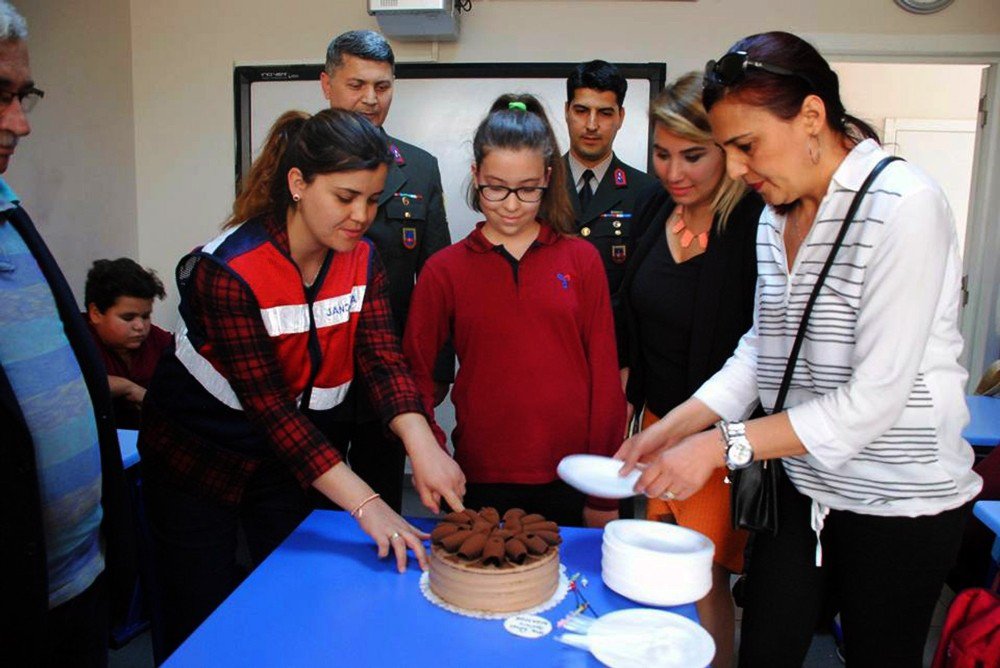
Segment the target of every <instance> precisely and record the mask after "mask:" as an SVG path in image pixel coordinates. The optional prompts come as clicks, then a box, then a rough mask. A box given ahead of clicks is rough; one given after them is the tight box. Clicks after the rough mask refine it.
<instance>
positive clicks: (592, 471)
mask: <svg viewBox="0 0 1000 668" xmlns="http://www.w3.org/2000/svg"><path fill="white" fill-rule="evenodd" d="M622 466H623V462H622V461H621V460H618V459H612V458H611V457H601V456H599V455H569V456H568V457H563V460H562V461H561V462H559V468H558V469H556V472H557V473H558V474H559V477H560V478H562V479H563V480H565V481H566V482H567V483H568V484H569V485H572V486H573V487H575V488H577V489H578V490H580V491H581V492H583V493H585V494H590V495H591V496H600V497H602V498H605V499H626V498H628V497H630V496H635V491H634V490H633V488H634V487H635V482H636V481H637V480H638V479H639V476H640V475H641V474H642V472H641V471H639V470H635V471H632V472H631V473H629V474H628V475H627V476H625V477H624V478H623V477H621V476H620V475H618V471H619V470H621V467H622Z"/></svg>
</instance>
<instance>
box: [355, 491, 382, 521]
mask: <svg viewBox="0 0 1000 668" xmlns="http://www.w3.org/2000/svg"><path fill="white" fill-rule="evenodd" d="M381 496H382V495H381V494H378V493H375V494H372V495H371V496H369V497H368V498H367V499H365V500H364V501H362V502H361V503H359V504H358V505H357V507H355V508H354V510H352V511H351V517H353V518H355V519H361V509H362V508H364V507H365V504H367V503H368V502H369V501H374V500H375V499H377V498H379V497H381Z"/></svg>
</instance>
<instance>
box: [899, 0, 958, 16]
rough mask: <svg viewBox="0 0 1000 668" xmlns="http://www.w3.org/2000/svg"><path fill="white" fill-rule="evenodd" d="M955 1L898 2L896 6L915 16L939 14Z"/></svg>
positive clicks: (916, 0) (902, 0)
mask: <svg viewBox="0 0 1000 668" xmlns="http://www.w3.org/2000/svg"><path fill="white" fill-rule="evenodd" d="M954 1H955V0H896V4H897V5H899V6H900V7H902V8H903V9H905V10H906V11H908V12H913V13H914V14H932V13H934V12H939V11H941V10H942V9H944V8H945V7H947V6H948V5H950V4H951V3H952V2H954Z"/></svg>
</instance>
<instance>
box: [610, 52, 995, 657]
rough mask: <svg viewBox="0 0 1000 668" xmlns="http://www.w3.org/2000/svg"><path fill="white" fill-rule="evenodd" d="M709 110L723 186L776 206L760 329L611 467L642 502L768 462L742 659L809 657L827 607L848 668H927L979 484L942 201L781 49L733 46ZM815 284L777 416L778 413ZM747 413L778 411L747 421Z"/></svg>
mask: <svg viewBox="0 0 1000 668" xmlns="http://www.w3.org/2000/svg"><path fill="white" fill-rule="evenodd" d="M703 101H704V103H705V107H706V109H708V111H709V118H710V120H711V123H712V133H713V135H714V136H715V139H716V141H717V142H718V143H719V144H720V145H721V146H722V147H723V148H724V149H725V151H726V158H727V169H728V171H729V173H730V175H731V176H733V177H734V178H741V179H743V180H744V181H745V182H746V183H747V184H748V185H749V186H750V187H751V188H753V189H754V190H757V191H758V192H760V193H761V195H762V196H763V197H764V200H765V202H767V204H768V206H767V207H766V208H765V210H764V213H763V214H762V216H761V220H760V225H759V228H758V239H757V255H758V273H759V275H760V278H759V283H758V288H757V304H756V310H755V313H754V325H753V327H752V328H751V329H750V331H749V332H747V334H746V335H745V336H744V337H743V339H742V340H741V341H740V344H739V347H738V348H737V350H736V352H735V354H734V355H733V357H732V358H731V359H730V360H729V361H728V362H727V363H726V365H725V367H723V369H722V370H721V371H720V372H719V373H717V374H716V375H715V376H713V377H712V378H711V379H710V380H709V381H708V382H706V383H705V384H704V385H702V386H701V388H699V390H698V391H697V392H696V393H695V394H694V396H693V397H692V398H691V399H689V400H688V401H686V402H685V403H683V404H681V405H680V406H679V407H677V408H676V409H674V410H673V411H671V412H670V413H668V414H667V416H666V417H665V418H664V419H663V420H661V421H660V422H659V423H657V424H656V425H654V426H653V427H652V428H650V429H649V430H647V431H645V432H643V433H642V434H640V435H639V436H638V437H636V438H634V439H631V440H629V441H627V442H626V443H625V444H624V445H623V447H622V449H621V451H620V453H619V456H621V457H623V458H624V459H625V460H626V461H627V463H628V464H629V465H627V466H626V467H624V468H625V469H626V470H627V469H629V468H631V466H630V465H631V464H634V463H635V462H637V461H639V460H640V459H643V458H644V459H646V460H648V461H649V462H650V465H649V466H648V467H647V468H646V470H645V471H644V472H643V474H642V477H641V478H640V480H639V482H638V483H637V489H639V490H640V491H644V492H645V493H646V494H648V495H650V496H659V495H662V494H665V493H668V492H669V493H671V494H674V495H676V496H678V497H679V498H686V497H688V496H689V495H691V494H693V493H694V492H695V491H696V490H698V489H699V488H700V487H701V486H702V485H703V484H704V483H705V480H706V479H708V478H709V477H710V476H712V475H714V474H715V471H716V469H718V468H721V467H724V466H728V467H729V468H731V469H742V468H744V467H746V466H748V465H750V464H751V462H752V461H753V460H764V461H765V463H767V461H766V460H774V459H778V458H780V459H781V461H782V463H783V465H784V471H785V475H784V476H783V477H782V479H781V481H780V482H779V490H778V521H777V533H776V535H773V536H772V535H771V534H769V533H757V534H755V536H754V538H753V551H752V553H751V557H750V561H749V564H748V566H747V580H746V587H745V592H744V594H745V604H744V610H743V619H742V626H741V633H740V651H739V655H740V663H741V665H743V666H793V665H794V666H798V665H801V663H802V661H803V659H804V657H805V654H806V651H807V650H808V648H809V643H810V640H811V637H812V633H813V629H814V628H815V626H816V622H817V620H818V618H819V616H820V614H821V610H822V608H823V604H824V597H827V596H829V597H832V600H833V603H834V604H835V605H836V606H837V608H838V609H839V610H840V615H841V622H842V626H843V630H844V643H845V648H846V658H847V663H848V665H851V666H920V665H921V662H922V656H923V649H924V643H925V641H926V637H927V630H928V627H929V625H930V620H931V614H932V612H933V610H934V605H935V603H936V601H937V600H938V597H939V596H940V593H941V588H942V585H943V583H944V578H945V575H946V574H947V572H948V570H949V568H950V567H951V565H952V563H953V561H954V558H955V555H956V553H957V550H958V546H959V542H960V540H961V534H962V528H963V525H964V523H965V520H966V517H967V515H968V510H969V505H968V504H969V501H970V500H971V499H972V498H973V497H974V496H975V495H976V493H977V492H978V490H979V488H980V486H981V480H980V478H979V477H978V476H977V475H976V474H975V473H973V472H972V471H971V466H972V460H973V453H972V450H971V448H970V447H969V445H968V444H967V443H966V442H965V441H964V440H963V439H962V435H961V430H962V427H963V425H964V424H965V423H966V421H967V420H968V413H967V410H966V407H965V403H964V398H963V386H964V383H965V380H966V372H965V370H964V369H962V368H961V366H959V364H958V356H959V354H960V352H961V348H962V339H961V336H960V335H959V332H958V326H957V317H958V309H959V294H960V280H961V262H960V260H959V256H958V245H957V240H956V233H955V227H954V223H953V221H952V217H951V212H950V210H949V208H948V203H947V201H946V199H945V196H944V194H943V193H942V191H941V189H940V188H939V187H938V186H937V184H935V183H934V182H932V181H931V180H930V179H929V178H928V177H927V176H926V175H925V174H923V173H922V172H921V171H920V170H919V169H917V168H915V167H913V166H912V165H910V164H908V163H905V162H894V163H891V164H888V165H887V166H885V165H882V164H881V163H883V161H884V160H885V159H886V158H887V157H888V154H887V153H886V152H885V151H884V150H882V148H881V147H880V146H879V145H878V142H877V140H876V138H875V133H874V131H872V129H871V128H870V127H868V126H867V125H866V124H864V123H863V122H861V121H859V120H857V119H855V118H853V117H851V116H848V115H847V114H846V113H845V111H844V108H843V105H842V103H841V101H840V93H839V90H838V82H837V76H836V74H835V73H834V72H833V71H832V70H831V69H830V67H829V64H828V63H827V62H826V61H825V60H824V59H823V58H822V56H820V55H819V53H818V52H817V51H816V50H815V49H814V48H813V47H812V46H811V45H809V44H808V43H806V42H805V41H803V40H802V39H800V38H798V37H796V36H794V35H790V34H788V33H779V32H775V33H765V34H760V35H754V36H751V37H747V38H745V39H743V40H741V41H740V42H738V43H737V44H735V45H734V46H733V47H732V48H731V49H730V51H729V53H728V54H726V55H725V56H723V57H722V58H721V59H720V60H719V61H718V62H710V63H709V66H708V68H707V70H706V85H705V91H704V95H703ZM877 166H883V167H884V171H881V173H879V174H877V176H876V177H875V178H874V181H873V182H872V183H871V185H870V188H869V189H868V191H867V194H865V195H864V197H863V198H861V199H860V204H859V205H858V206H857V209H856V214H855V215H853V216H851V222H850V224H849V225H847V226H843V229H844V230H845V234H846V236H845V237H844V238H843V240H842V244H841V245H840V247H839V249H838V250H837V251H836V254H835V255H834V256H833V258H832V264H831V265H830V268H829V273H828V274H827V275H826V276H825V280H822V281H819V277H820V276H821V275H822V273H823V272H822V271H821V268H823V267H824V266H825V265H826V264H827V260H828V257H830V255H831V248H833V247H834V246H835V244H836V242H837V237H838V234H839V233H840V231H841V229H842V223H843V221H844V219H845V218H846V217H848V214H849V211H848V210H849V209H850V208H852V206H851V205H852V202H853V201H854V200H855V199H856V196H857V195H858V193H859V191H861V190H863V187H864V184H865V182H866V181H867V180H868V179H869V176H870V175H871V174H872V173H873V171H874V170H875V169H876V167H877ZM817 282H819V291H818V292H817V293H816V294H817V297H816V299H815V302H814V308H813V310H812V313H811V315H810V316H809V317H808V320H807V328H806V330H805V334H804V337H803V338H801V341H802V343H801V348H800V349H799V350H798V351H797V362H796V364H795V366H794V373H792V374H791V376H790V378H791V382H790V385H788V387H789V389H788V390H787V402H786V404H785V405H786V406H787V408H786V409H784V410H781V411H779V412H774V411H773V408H774V406H775V404H776V403H778V402H779V401H780V399H781V397H779V396H778V395H779V392H778V390H779V386H780V385H782V384H783V383H782V382H781V381H782V377H783V375H784V374H785V365H786V363H787V362H788V360H789V357H790V356H792V355H793V350H792V349H793V342H794V341H795V340H796V338H797V336H796V334H797V332H798V330H799V325H800V322H801V321H802V318H803V312H804V311H805V310H806V305H807V301H809V300H810V295H811V294H812V293H813V289H814V287H815V286H816V284H817ZM780 394H784V393H780ZM758 400H759V401H760V402H761V404H762V406H763V408H764V409H765V410H766V411H767V412H768V413H770V415H767V416H766V417H762V418H757V419H752V420H748V421H746V422H740V421H741V420H743V419H744V418H745V417H746V416H747V414H748V413H749V411H750V409H751V408H752V407H753V406H754V405H755V404H756V403H757V401H758ZM720 419H722V420H726V421H728V422H721V423H720V425H719V427H720V428H719V429H718V430H713V431H702V430H703V429H705V428H706V427H708V426H709V425H711V424H713V423H715V422H716V421H717V420H720Z"/></svg>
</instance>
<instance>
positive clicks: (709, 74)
mask: <svg viewBox="0 0 1000 668" xmlns="http://www.w3.org/2000/svg"><path fill="white" fill-rule="evenodd" d="M747 70H761V71H764V72H769V73H771V74H777V75H779V76H784V77H798V78H799V79H802V80H803V81H805V82H806V83H807V84H809V85H810V86H811V87H812V88H813V89H814V90H815V88H816V86H815V84H813V82H812V80H810V79H809V77H807V76H806V75H804V74H802V73H800V72H795V71H794V70H789V69H785V68H784V67H779V66H777V65H771V64H770V63H764V62H761V61H759V60H750V56H749V55H748V54H747V52H746V51H734V52H733V53H727V54H726V55H724V56H723V57H722V58H719V59H718V60H710V61H708V62H707V63H705V85H706V86H721V87H726V86H732V85H733V84H735V83H738V82H740V81H742V80H743V77H745V76H746V73H747Z"/></svg>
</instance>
